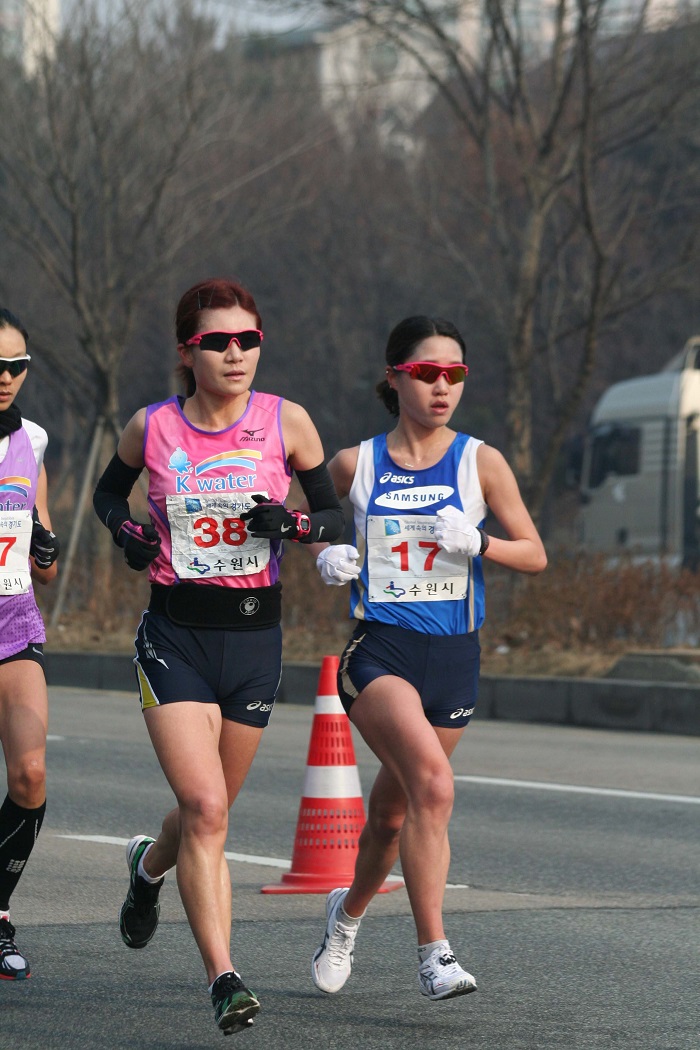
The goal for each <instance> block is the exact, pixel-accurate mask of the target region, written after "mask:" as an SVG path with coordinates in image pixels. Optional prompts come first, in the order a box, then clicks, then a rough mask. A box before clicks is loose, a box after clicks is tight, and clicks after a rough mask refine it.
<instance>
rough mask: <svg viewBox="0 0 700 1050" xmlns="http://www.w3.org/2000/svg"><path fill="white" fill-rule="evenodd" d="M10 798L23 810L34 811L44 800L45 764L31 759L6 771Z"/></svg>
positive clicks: (36, 759)
mask: <svg viewBox="0 0 700 1050" xmlns="http://www.w3.org/2000/svg"><path fill="white" fill-rule="evenodd" d="M7 789H8V793H9V795H10V798H11V799H12V800H13V802H16V803H17V805H18V806H23V807H24V808H25V809H36V808H37V807H38V806H40V805H41V804H42V803H43V802H44V800H45V799H46V763H45V762H44V761H43V759H38V758H32V759H30V760H28V761H26V762H20V763H19V764H18V765H16V766H15V765H13V766H12V767H10V768H8V771H7Z"/></svg>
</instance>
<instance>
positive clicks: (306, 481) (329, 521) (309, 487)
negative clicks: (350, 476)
mask: <svg viewBox="0 0 700 1050" xmlns="http://www.w3.org/2000/svg"><path fill="white" fill-rule="evenodd" d="M296 474H297V477H298V478H299V484H300V485H301V487H302V489H303V490H304V495H305V496H306V500H307V503H308V504H309V511H310V513H309V519H310V521H311V532H310V533H309V535H308V536H303V537H301V538H300V540H299V542H300V543H318V542H319V540H323V541H327V542H328V543H332V542H333V540H337V539H338V537H339V536H340V535H341V534H342V531H343V527H344V525H345V515H344V514H343V508H342V507H341V506H340V500H339V499H338V494H337V492H336V491H335V485H334V484H333V479H332V478H331V476H330V474H329V473H328V467H327V466H326V464H325V463H319V465H318V466H317V467H312V469H311V470H297V472H296Z"/></svg>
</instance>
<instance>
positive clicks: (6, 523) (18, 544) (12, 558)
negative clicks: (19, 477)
mask: <svg viewBox="0 0 700 1050" xmlns="http://www.w3.org/2000/svg"><path fill="white" fill-rule="evenodd" d="M31 541H32V515H31V511H28V510H4V511H1V512H0V595H3V594H26V593H27V591H28V590H29V588H30V586H31V582H32V577H31V573H30V569H29V545H30V543H31Z"/></svg>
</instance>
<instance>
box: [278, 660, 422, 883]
mask: <svg viewBox="0 0 700 1050" xmlns="http://www.w3.org/2000/svg"><path fill="white" fill-rule="evenodd" d="M337 672H338V657H337V656H324V658H323V663H322V665H321V673H320V675H319V680H318V693H317V695H316V703H315V705H314V720H313V724H312V727H311V740H310V743H309V754H308V757H307V760H306V775H305V778H304V787H303V790H302V796H301V803H300V805H299V817H298V820H297V830H296V837H295V840H294V850H293V853H292V866H291V870H290V871H289V872H285V874H284V875H283V876H282V878H281V880H280V882H279V883H276V884H275V885H272V886H263V887H262V890H261V892H262V893H329V892H330V890H332V889H335V888H336V886H349V885H350V883H351V882H352V880H353V876H354V873H355V860H356V858H357V850H358V840H359V838H360V832H361V831H362V829H363V827H364V826H365V823H366V817H365V807H364V803H363V801H362V790H361V788H360V776H359V773H358V771H357V763H356V761H355V748H354V747H353V742H352V733H351V731H350V720H349V718H348V716H347V715H346V714H345V711H344V710H343V707H342V704H341V703H340V698H339V696H338V689H337V686H336V675H337ZM402 887H403V881H402V880H401V879H392V880H388V881H386V882H385V883H384V884H383V886H382V888H381V890H380V893H387V892H389V891H390V890H397V889H401V888H402Z"/></svg>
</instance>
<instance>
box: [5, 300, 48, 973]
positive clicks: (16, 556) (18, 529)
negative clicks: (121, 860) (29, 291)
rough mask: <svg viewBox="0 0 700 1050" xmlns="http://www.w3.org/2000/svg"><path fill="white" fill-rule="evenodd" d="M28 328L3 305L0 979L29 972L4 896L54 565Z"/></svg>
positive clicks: (37, 768) (29, 767)
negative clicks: (26, 400) (30, 389)
mask: <svg viewBox="0 0 700 1050" xmlns="http://www.w3.org/2000/svg"><path fill="white" fill-rule="evenodd" d="M28 338H29V337H28V335H27V331H26V329H25V328H24V326H23V325H22V323H21V321H20V320H19V319H18V318H17V317H15V316H14V314H12V313H10V311H9V310H5V309H3V308H0V742H2V749H3V752H4V754H5V764H6V766H7V795H6V796H5V801H4V802H3V803H2V805H1V806H0V979H2V980H6V981H16V980H20V979H22V978H25V977H29V973H30V971H29V963H28V962H27V960H26V959H25V958H24V956H23V955H22V953H21V952H20V951H19V949H18V948H17V945H16V944H15V928H14V926H13V925H12V923H11V922H10V896H11V894H12V891H13V890H14V888H15V886H16V885H17V883H18V882H19V879H20V876H21V875H22V872H23V871H24V868H25V865H26V863H27V860H28V859H29V854H30V853H31V851H32V848H33V846H34V843H35V842H36V839H37V836H38V834H39V830H40V829H41V824H42V821H43V819H44V811H45V810H46V730H47V725H48V697H47V692H46V678H45V676H44V653H43V643H44V642H45V641H46V635H45V633H44V623H43V620H42V618H41V614H40V612H39V610H38V609H37V605H36V601H35V599H34V591H33V588H32V580H38V581H39V582H40V583H48V582H49V581H50V580H52V579H53V578H54V577H55V575H56V572H57V566H56V558H57V556H58V541H57V540H56V537H55V536H54V534H53V533H52V532H51V531H50V530H51V521H50V519H49V512H48V508H47V504H46V470H45V468H44V462H43V460H44V451H45V449H46V444H47V436H46V431H45V430H42V428H41V427H39V426H37V425H36V423H32V422H31V421H30V420H28V419H23V418H22V415H21V412H20V410H19V408H18V407H17V404H16V403H15V399H16V397H17V394H18V393H19V391H20V389H21V387H22V385H23V384H24V381H25V380H26V378H27V365H28V364H29V361H30V360H31V358H30V355H29V354H28V353H27V340H28Z"/></svg>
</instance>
